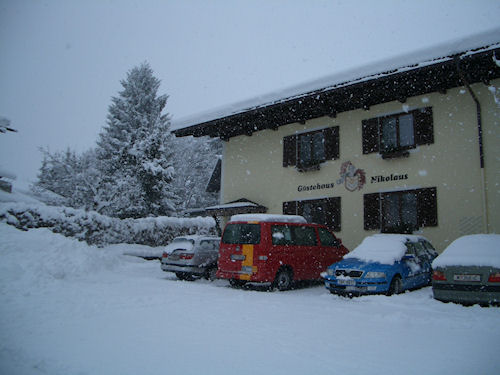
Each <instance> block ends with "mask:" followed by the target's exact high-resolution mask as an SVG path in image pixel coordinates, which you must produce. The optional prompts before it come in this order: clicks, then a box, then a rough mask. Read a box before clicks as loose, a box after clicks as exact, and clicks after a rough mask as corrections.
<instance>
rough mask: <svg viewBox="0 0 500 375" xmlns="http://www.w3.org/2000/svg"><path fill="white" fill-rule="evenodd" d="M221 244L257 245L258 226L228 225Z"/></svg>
mask: <svg viewBox="0 0 500 375" xmlns="http://www.w3.org/2000/svg"><path fill="white" fill-rule="evenodd" d="M222 242H223V243H225V244H242V245H247V244H257V243H259V242H260V224H228V225H226V229H225V230H224V235H223V237H222Z"/></svg>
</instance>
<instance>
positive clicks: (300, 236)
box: [291, 226, 317, 246]
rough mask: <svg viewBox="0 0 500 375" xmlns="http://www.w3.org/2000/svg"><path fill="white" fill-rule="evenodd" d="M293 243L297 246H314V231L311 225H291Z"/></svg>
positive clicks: (315, 243)
mask: <svg viewBox="0 0 500 375" xmlns="http://www.w3.org/2000/svg"><path fill="white" fill-rule="evenodd" d="M291 228H292V233H293V244H294V245H297V246H316V245H317V241H316V231H315V230H314V228H313V227H302V226H293V227H291Z"/></svg>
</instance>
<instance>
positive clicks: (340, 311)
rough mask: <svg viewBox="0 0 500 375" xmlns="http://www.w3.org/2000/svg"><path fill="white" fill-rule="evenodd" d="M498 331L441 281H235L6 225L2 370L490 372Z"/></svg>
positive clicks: (490, 318) (495, 312) (2, 234)
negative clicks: (361, 286)
mask: <svg viewBox="0 0 500 375" xmlns="http://www.w3.org/2000/svg"><path fill="white" fill-rule="evenodd" d="M499 337H500V308H495V307H491V308H481V307H479V306H472V307H463V306H460V305H455V304H444V303H441V302H438V301H435V300H433V299H432V292H431V289H430V288H424V289H421V290H418V291H414V292H411V293H405V294H403V295H398V296H393V297H385V296H369V297H361V298H354V299H352V300H349V299H344V298H341V297H337V296H332V295H330V294H329V293H328V291H327V290H326V289H324V288H323V287H322V286H314V287H309V288H303V289H298V290H293V291H288V292H272V293H269V292H264V291H261V290H259V289H257V290H237V289H231V288H229V287H228V284H227V282H226V281H223V280H218V281H216V282H214V283H210V282H208V281H204V280H198V281H195V282H187V281H177V280H176V278H175V276H174V275H173V274H170V273H164V272H162V271H161V270H160V265H159V263H158V262H157V261H151V262H147V261H143V260H139V259H137V258H133V257H127V256H123V255H119V253H118V252H117V251H116V249H114V250H107V251H106V249H104V250H102V249H97V248H93V247H88V246H86V245H85V244H83V243H80V242H77V241H73V240H70V239H68V238H64V237H62V236H59V235H55V234H53V233H51V232H49V231H48V230H45V229H35V230H31V231H29V232H21V231H18V230H16V229H14V228H12V227H9V226H7V225H5V224H3V223H2V224H0V374H52V375H56V374H65V375H67V374H134V375H136V374H219V375H222V374H233V373H237V374H320V373H330V374H340V373H343V374H366V373H374V374H379V373H385V374H423V373H426V374H473V373H475V374H486V373H491V374H493V373H499V370H500V357H499V356H498V353H499V352H500V341H499Z"/></svg>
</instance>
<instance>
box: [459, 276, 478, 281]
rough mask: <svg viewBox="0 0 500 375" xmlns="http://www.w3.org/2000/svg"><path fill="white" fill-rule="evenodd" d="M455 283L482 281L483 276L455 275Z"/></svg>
mask: <svg viewBox="0 0 500 375" xmlns="http://www.w3.org/2000/svg"><path fill="white" fill-rule="evenodd" d="M453 280H454V281H481V275H453Z"/></svg>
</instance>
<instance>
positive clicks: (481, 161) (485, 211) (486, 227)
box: [454, 56, 489, 233]
mask: <svg viewBox="0 0 500 375" xmlns="http://www.w3.org/2000/svg"><path fill="white" fill-rule="evenodd" d="M454 60H455V65H456V67H457V72H458V75H459V76H460V79H461V80H462V83H463V84H464V85H465V87H466V88H467V91H468V92H469V94H470V96H471V97H472V99H473V100H474V103H476V116H477V137H478V143H479V165H480V167H481V193H482V201H483V228H484V233H489V223H488V206H487V203H486V179H485V175H484V149H483V125H482V118H481V103H479V100H478V98H477V96H476V94H475V93H474V91H472V88H471V87H470V84H469V82H468V81H467V78H466V77H465V74H464V72H463V70H462V69H460V58H459V57H458V56H455V58H454Z"/></svg>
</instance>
